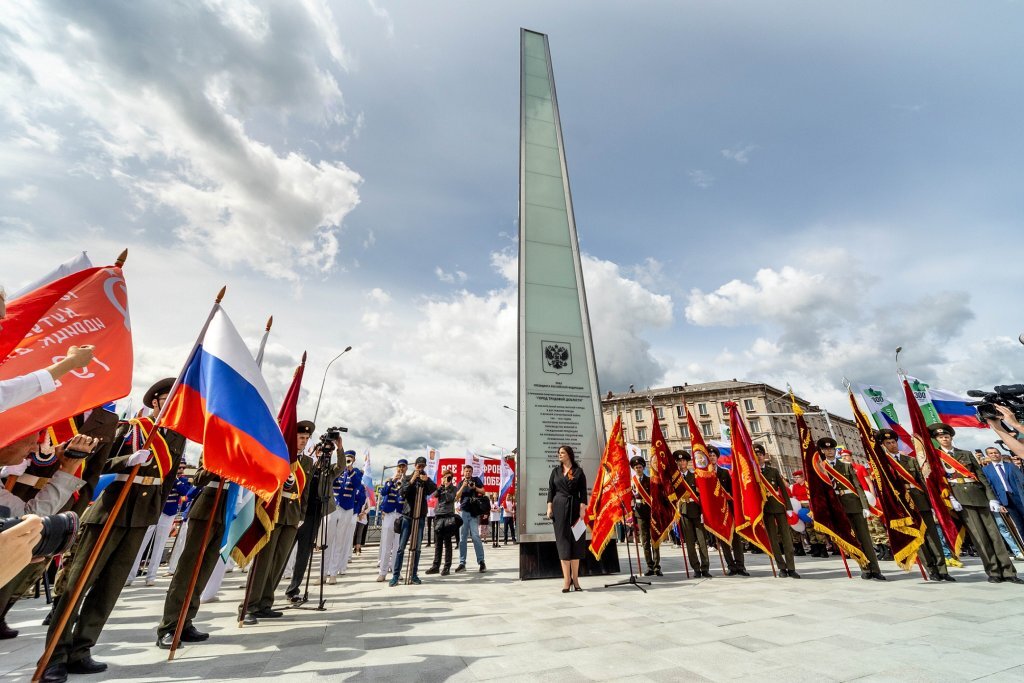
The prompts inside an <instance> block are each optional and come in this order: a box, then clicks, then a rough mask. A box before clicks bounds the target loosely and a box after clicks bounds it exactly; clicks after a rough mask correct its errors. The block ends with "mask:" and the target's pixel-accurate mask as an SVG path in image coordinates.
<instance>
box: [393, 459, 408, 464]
mask: <svg viewBox="0 0 1024 683" xmlns="http://www.w3.org/2000/svg"><path fill="white" fill-rule="evenodd" d="M395 464H396V465H408V464H409V461H408V460H406V459H405V458H399V459H398V462H396V463H395Z"/></svg>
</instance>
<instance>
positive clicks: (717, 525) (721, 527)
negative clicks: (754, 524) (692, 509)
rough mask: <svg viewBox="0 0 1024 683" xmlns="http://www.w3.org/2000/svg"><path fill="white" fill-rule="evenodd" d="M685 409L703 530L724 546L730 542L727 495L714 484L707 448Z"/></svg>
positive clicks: (719, 483)
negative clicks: (720, 540) (711, 534)
mask: <svg viewBox="0 0 1024 683" xmlns="http://www.w3.org/2000/svg"><path fill="white" fill-rule="evenodd" d="M685 410H686V423H687V424H688V425H689V427H690V449H691V450H692V451H693V468H694V474H695V475H696V478H697V490H698V493H699V494H700V509H701V512H702V513H703V515H704V528H705V529H707V530H708V531H710V532H711V533H713V534H714V535H715V536H717V537H718V538H720V539H722V540H723V541H725V542H726V543H732V534H733V521H732V513H731V512H729V494H728V493H727V492H726V490H725V488H724V487H723V486H722V482H720V481H718V473H717V472H716V471H715V465H713V464H712V463H711V458H710V457H709V456H708V447H707V444H705V443H704V436H703V435H702V434H701V433H700V429H698V428H697V423H696V422H694V420H693V415H691V414H690V409H689V408H685Z"/></svg>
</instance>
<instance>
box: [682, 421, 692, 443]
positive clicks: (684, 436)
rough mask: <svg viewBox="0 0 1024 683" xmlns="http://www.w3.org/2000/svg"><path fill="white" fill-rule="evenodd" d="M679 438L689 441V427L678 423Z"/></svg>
mask: <svg viewBox="0 0 1024 683" xmlns="http://www.w3.org/2000/svg"><path fill="white" fill-rule="evenodd" d="M679 438H681V439H689V438H690V426H689V425H687V424H683V423H682V422H680V423H679Z"/></svg>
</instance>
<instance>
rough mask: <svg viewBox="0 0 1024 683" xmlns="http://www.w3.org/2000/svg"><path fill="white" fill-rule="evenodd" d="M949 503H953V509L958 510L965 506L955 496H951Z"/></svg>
mask: <svg viewBox="0 0 1024 683" xmlns="http://www.w3.org/2000/svg"><path fill="white" fill-rule="evenodd" d="M949 504H950V505H952V506H953V509H954V510H956V511H957V512H960V511H961V510H963V509H964V506H963V505H961V504H960V501H959V500H957V499H956V498H954V497H953V496H950V497H949Z"/></svg>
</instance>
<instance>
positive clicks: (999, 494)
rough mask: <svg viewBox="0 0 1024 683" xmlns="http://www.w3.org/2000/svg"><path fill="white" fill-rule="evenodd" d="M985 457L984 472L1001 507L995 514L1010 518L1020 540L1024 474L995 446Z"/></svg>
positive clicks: (1023, 528)
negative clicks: (986, 460)
mask: <svg viewBox="0 0 1024 683" xmlns="http://www.w3.org/2000/svg"><path fill="white" fill-rule="evenodd" d="M985 456H986V457H987V458H988V464H987V465H985V467H983V468H982V472H984V474H985V478H986V479H988V482H989V483H990V484H991V485H992V490H993V491H994V492H995V494H996V499H997V500H998V501H999V505H1000V510H999V512H997V513H995V514H1002V513H1005V514H1006V515H1008V516H1009V517H1010V521H1012V522H1013V525H1014V526H1015V527H1017V529H1016V531H1017V534H1016V536H1017V538H1018V539H1019V538H1020V537H1021V534H1024V473H1022V472H1021V471H1020V469H1018V468H1017V467H1014V466H1013V465H1012V464H1010V463H1008V462H1006V461H1005V459H1004V458H1003V454H1002V452H1001V451H1000V450H999V449H998V448H996V447H995V446H989V447H988V448H986V449H985ZM1011 533H1012V532H1011ZM1018 542H1019V541H1018ZM1022 550H1024V548H1022ZM1017 559H1024V558H1020V557H1018V558H1017Z"/></svg>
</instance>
